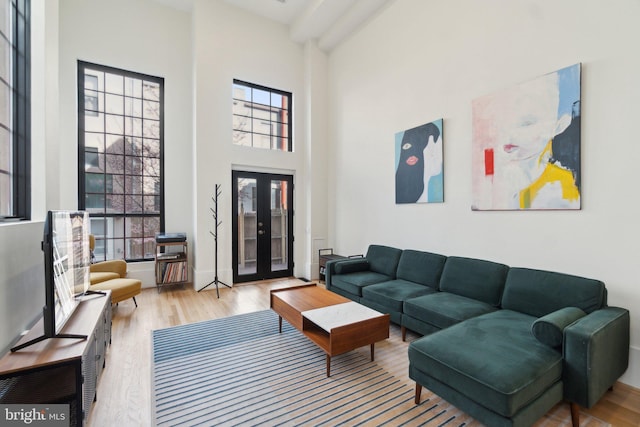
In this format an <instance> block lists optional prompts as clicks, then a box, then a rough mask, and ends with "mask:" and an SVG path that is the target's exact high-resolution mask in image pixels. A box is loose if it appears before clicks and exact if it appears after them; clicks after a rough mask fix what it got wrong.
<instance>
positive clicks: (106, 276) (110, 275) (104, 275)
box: [89, 271, 120, 285]
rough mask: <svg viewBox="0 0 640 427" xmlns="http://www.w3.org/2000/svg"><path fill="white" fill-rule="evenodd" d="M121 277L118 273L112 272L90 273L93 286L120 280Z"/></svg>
mask: <svg viewBox="0 0 640 427" xmlns="http://www.w3.org/2000/svg"><path fill="white" fill-rule="evenodd" d="M119 278H120V275H119V274H118V273H114V272H111V271H95V272H91V273H89V281H90V282H91V284H92V285H97V284H98V283H102V282H106V281H108V280H112V279H119Z"/></svg>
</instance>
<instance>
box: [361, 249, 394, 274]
mask: <svg viewBox="0 0 640 427" xmlns="http://www.w3.org/2000/svg"><path fill="white" fill-rule="evenodd" d="M400 255H402V249H397V248H392V247H389V246H382V245H369V249H367V256H366V259H367V261H368V262H369V268H370V270H371V271H373V272H374V273H380V274H384V275H385V276H389V278H391V279H395V278H396V269H397V268H398V261H400Z"/></svg>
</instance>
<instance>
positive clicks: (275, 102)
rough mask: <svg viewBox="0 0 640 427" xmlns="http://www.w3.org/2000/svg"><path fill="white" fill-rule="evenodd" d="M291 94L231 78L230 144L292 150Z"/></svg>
mask: <svg viewBox="0 0 640 427" xmlns="http://www.w3.org/2000/svg"><path fill="white" fill-rule="evenodd" d="M291 98H292V96H291V94H290V93H289V92H284V91H281V90H277V89H270V88H268V87H264V86H259V85H256V84H253V83H247V82H243V81H240V80H234V81H233V143H234V144H236V145H245V146H248V147H257V148H267V149H271V150H281V151H292V147H293V144H292V141H291V122H292V118H291Z"/></svg>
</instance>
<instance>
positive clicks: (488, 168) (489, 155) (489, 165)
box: [484, 148, 493, 175]
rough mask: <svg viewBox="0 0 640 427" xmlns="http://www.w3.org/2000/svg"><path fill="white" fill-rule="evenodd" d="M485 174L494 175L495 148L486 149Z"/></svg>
mask: <svg viewBox="0 0 640 427" xmlns="http://www.w3.org/2000/svg"><path fill="white" fill-rule="evenodd" d="M484 174H485V175H493V148H487V149H485V150H484Z"/></svg>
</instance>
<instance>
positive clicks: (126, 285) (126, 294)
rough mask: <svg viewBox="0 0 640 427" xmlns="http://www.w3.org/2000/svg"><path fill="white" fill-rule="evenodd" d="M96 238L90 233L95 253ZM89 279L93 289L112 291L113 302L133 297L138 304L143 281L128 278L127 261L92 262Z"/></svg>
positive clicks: (90, 242)
mask: <svg viewBox="0 0 640 427" xmlns="http://www.w3.org/2000/svg"><path fill="white" fill-rule="evenodd" d="M95 246H96V240H95V237H94V236H93V234H91V235H89V247H90V249H91V252H92V253H93V249H94V248H95ZM89 281H90V282H91V290H95V291H105V290H110V291H111V303H112V304H117V303H119V302H120V301H124V300H125V299H129V298H133V303H134V304H135V305H136V307H137V306H138V302H137V301H136V295H138V294H139V293H140V291H141V289H142V282H140V280H137V279H128V278H127V262H126V261H124V260H121V259H114V260H109V261H101V262H97V263H95V264H91V266H90V267H89Z"/></svg>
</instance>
